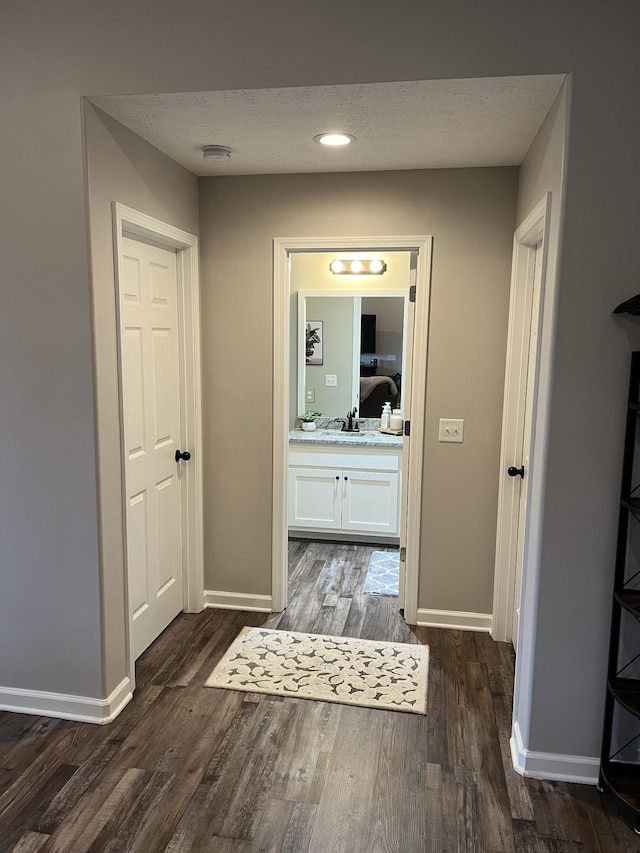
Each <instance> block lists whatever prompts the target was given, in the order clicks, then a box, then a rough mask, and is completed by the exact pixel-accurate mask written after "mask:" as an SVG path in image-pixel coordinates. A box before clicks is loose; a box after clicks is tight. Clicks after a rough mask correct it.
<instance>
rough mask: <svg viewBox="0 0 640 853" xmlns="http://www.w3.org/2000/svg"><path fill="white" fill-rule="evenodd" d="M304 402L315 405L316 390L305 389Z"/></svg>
mask: <svg viewBox="0 0 640 853" xmlns="http://www.w3.org/2000/svg"><path fill="white" fill-rule="evenodd" d="M305 400H306V402H307V403H315V401H316V389H315V388H307V393H306V394H305Z"/></svg>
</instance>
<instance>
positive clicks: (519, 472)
mask: <svg viewBox="0 0 640 853" xmlns="http://www.w3.org/2000/svg"><path fill="white" fill-rule="evenodd" d="M507 474H508V475H509V476H510V477H522V478H523V479H524V465H523V466H522V467H521V468H514V467H513V465H512V466H511V467H510V468H507Z"/></svg>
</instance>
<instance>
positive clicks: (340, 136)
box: [313, 133, 356, 148]
mask: <svg viewBox="0 0 640 853" xmlns="http://www.w3.org/2000/svg"><path fill="white" fill-rule="evenodd" d="M313 141H314V142H318V143H319V144H320V145H328V146H329V147H330V148H341V147H342V146H343V145H351V143H352V142H355V141H356V138H355V136H352V135H351V134H350V133H319V134H318V135H317V136H314V137H313Z"/></svg>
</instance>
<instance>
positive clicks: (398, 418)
mask: <svg viewBox="0 0 640 853" xmlns="http://www.w3.org/2000/svg"><path fill="white" fill-rule="evenodd" d="M403 423H404V421H403V418H402V410H401V409H394V410H393V412H392V413H391V417H390V418H389V429H395V430H400V429H402V426H403Z"/></svg>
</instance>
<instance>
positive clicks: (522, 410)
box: [491, 192, 551, 642]
mask: <svg viewBox="0 0 640 853" xmlns="http://www.w3.org/2000/svg"><path fill="white" fill-rule="evenodd" d="M550 215H551V193H550V192H549V193H547V194H546V195H545V196H544V197H543V198H542V199H541V201H540V202H539V203H538V204H537V205H536V206H535V208H534V209H533V210H532V211H531V213H530V214H529V216H527V218H526V219H525V220H524V222H523V223H522V225H520V227H519V228H518V229H517V231H516V232H515V234H514V238H513V263H512V271H511V295H510V300H509V327H508V335H507V362H506V373H505V391H504V405H503V415H502V446H501V450H500V480H499V490H498V524H497V536H496V563H495V576H494V587H493V619H492V626H491V635H492V637H493V639H494V640H498V641H501V642H511V641H512V639H513V611H514V591H515V584H516V574H517V566H516V561H517V559H518V552H519V554H521V555H522V563H523V565H522V567H521V571H522V573H523V574H522V584H521V590H522V591H524V589H525V583H524V578H525V575H526V572H527V566H528V562H529V560H528V553H529V548H528V543H530V539H531V537H532V535H533V538H534V539H535V540H536V542H537V539H538V538H539V537H540V533H541V530H540V524H539V523H538V521H539V519H537V518H536V519H535V521H536V524H535V525H534V524H533V523H532V521H533V519H532V515H533V512H532V508H533V507H534V506H536V505H537V504H538V501H534V500H533V499H532V496H533V494H534V493H533V490H534V488H535V489H536V490H540V489H541V488H542V477H541V476H538V477H532V476H529V472H528V471H526V472H525V478H524V480H523V482H522V486H521V488H523V489H526V495H525V496H524V498H525V499H526V501H527V512H526V515H525V523H524V529H523V530H520V531H517V532H516V533H515V535H514V529H515V528H516V527H517V516H518V506H519V499H517V498H516V497H515V496H514V486H515V485H516V484H515V483H514V482H513V480H512V479H511V478H507V476H506V470H507V468H508V467H509V466H511V465H515V466H517V467H520V465H521V464H522V461H521V459H520V457H519V458H517V459H516V458H514V453H515V452H516V448H517V447H518V445H519V442H522V437H523V436H524V437H525V440H526V439H527V438H528V439H529V441H528V447H523V451H522V456H523V457H524V456H528V457H529V467H531V465H532V462H533V461H534V447H535V431H534V428H533V425H534V423H535V412H536V406H537V400H538V396H539V391H540V386H541V383H542V381H543V379H544V382H545V385H548V383H549V382H550V377H549V376H545V377H541V376H540V340H541V334H540V332H541V325H542V318H543V315H544V313H545V312H544V311H543V305H544V299H545V278H546V272H547V256H548V243H549V240H548V231H549V222H550ZM540 244H541V251H542V268H541V274H540V278H539V286H534V285H536V280H535V275H534V267H535V259H536V247H537V246H539V245H540ZM530 340H533V341H534V346H533V347H531V356H532V357H533V364H529V363H528V362H529V358H530V346H529V342H530ZM545 394H546V391H545ZM520 499H522V498H520ZM514 514H515V518H514ZM520 537H522V540H521V547H520V548H519V549H518V540H519V538H520ZM522 599H523V596H521V602H520V607H521V608H522V607H523V605H522ZM524 606H525V607H530V606H535V603H534V602H525V603H524Z"/></svg>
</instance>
